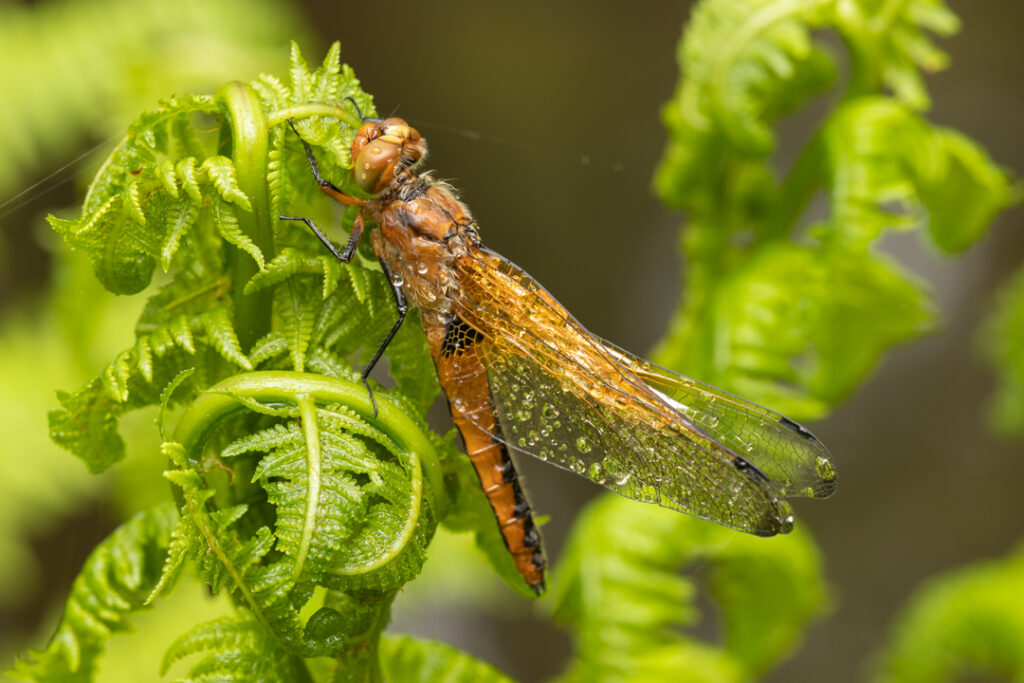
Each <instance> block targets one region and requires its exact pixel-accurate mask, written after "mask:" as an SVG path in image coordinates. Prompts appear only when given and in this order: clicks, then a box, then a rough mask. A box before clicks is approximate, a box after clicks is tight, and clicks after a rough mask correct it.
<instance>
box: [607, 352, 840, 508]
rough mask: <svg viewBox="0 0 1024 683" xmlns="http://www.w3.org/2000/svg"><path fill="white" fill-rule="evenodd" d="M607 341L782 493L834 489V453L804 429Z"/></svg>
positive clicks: (822, 493) (813, 494) (811, 494)
mask: <svg viewBox="0 0 1024 683" xmlns="http://www.w3.org/2000/svg"><path fill="white" fill-rule="evenodd" d="M605 344H606V345H607V347H608V349H609V352H610V353H612V354H613V355H614V356H615V357H616V360H617V361H618V362H619V363H620V364H621V365H623V366H624V367H626V368H627V369H628V370H629V371H630V372H631V373H633V374H634V375H636V376H637V377H638V378H639V379H640V380H641V381H642V382H644V383H645V384H647V385H648V386H649V387H651V388H653V389H655V390H657V391H658V392H660V393H662V394H663V395H664V396H666V397H667V398H668V399H669V401H670V403H671V405H673V407H675V408H676V409H677V410H679V412H680V413H682V414H683V415H684V416H685V417H686V418H687V419H689V420H690V421H691V422H693V423H694V424H696V425H697V426H698V427H700V428H702V429H704V430H705V431H707V432H708V433H710V434H713V435H714V438H715V440H716V441H718V442H719V443H720V444H722V445H723V446H725V447H726V448H728V449H729V450H731V451H733V452H735V453H738V454H740V455H742V456H743V457H745V458H746V459H747V460H749V461H750V462H752V463H753V464H754V465H756V466H757V467H758V468H759V469H760V470H761V471H762V472H764V473H765V474H766V475H768V476H769V477H771V479H772V481H774V482H776V484H778V485H779V487H780V489H781V491H782V493H783V495H785V496H805V497H808V498H827V497H829V496H831V495H832V494H833V493H834V492H835V488H836V473H835V466H834V465H833V462H832V455H831V454H830V453H829V451H828V449H827V448H826V447H825V445H824V444H823V443H822V442H821V441H819V440H818V438H817V437H815V436H814V434H812V433H811V432H810V431H809V430H808V429H806V428H804V427H802V426H801V425H799V424H797V423H796V422H794V421H793V420H790V419H789V418H788V417H784V416H782V415H779V414H778V413H776V412H774V411H772V410H769V409H767V408H763V407H761V406H759V405H757V404H756V403H751V402H750V401H748V400H746V399H743V398H740V397H739V396H734V395H733V394H730V393H729V392H727V391H723V390H721V389H719V388H717V387H713V386H711V385H709V384H704V383H703V382H699V381H697V380H695V379H691V378H689V377H684V376H683V375H680V374H677V373H675V372H672V371H671V370H667V369H665V368H663V367H661V366H658V365H655V364H654V363H651V362H649V361H646V360H644V359H642V358H638V357H637V356H634V355H633V354H631V353H629V352H628V351H624V350H622V349H620V348H618V347H615V346H613V345H611V344H608V343H607V342H605Z"/></svg>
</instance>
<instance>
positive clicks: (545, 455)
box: [537, 448, 551, 460]
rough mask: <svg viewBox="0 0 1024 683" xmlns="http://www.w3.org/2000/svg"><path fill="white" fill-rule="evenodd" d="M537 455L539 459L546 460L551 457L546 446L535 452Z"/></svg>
mask: <svg viewBox="0 0 1024 683" xmlns="http://www.w3.org/2000/svg"><path fill="white" fill-rule="evenodd" d="M537 457H538V458H540V459H541V460H547V459H548V458H550V457H551V451H550V450H549V449H547V448H542V449H540V452H539V453H537Z"/></svg>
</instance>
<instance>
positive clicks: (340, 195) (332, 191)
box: [288, 119, 366, 234]
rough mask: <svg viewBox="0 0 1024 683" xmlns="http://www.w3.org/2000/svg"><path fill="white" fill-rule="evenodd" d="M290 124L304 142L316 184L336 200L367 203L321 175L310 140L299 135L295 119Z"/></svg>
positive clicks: (359, 203) (359, 204) (352, 203)
mask: <svg viewBox="0 0 1024 683" xmlns="http://www.w3.org/2000/svg"><path fill="white" fill-rule="evenodd" d="M288 125H289V126H291V127H292V131H293V132H294V133H295V136H296V137H297V138H299V142H301V143H302V148H303V149H305V150H306V159H308V160H309V168H310V169H311V170H312V171H313V177H314V178H316V184H317V185H319V186H320V191H321V192H323V193H324V194H325V195H327V196H328V197H332V198H334V199H335V200H336V201H339V202H341V203H342V204H346V205H348V206H362V205H363V204H365V203H366V200H364V199H360V198H359V197H353V196H352V195H350V194H346V193H345V191H344V190H342V189H341V188H340V187H338V186H337V185H335V184H334V183H332V182H331V181H330V180H327V178H324V177H323V176H322V175H320V166H318V165H317V163H316V157H315V156H313V148H312V147H310V146H309V143H308V142H306V141H305V140H303V139H302V136H301V135H299V130H298V129H297V128H296V127H295V121H294V120H293V119H288ZM310 227H312V226H310ZM317 234H319V233H317Z"/></svg>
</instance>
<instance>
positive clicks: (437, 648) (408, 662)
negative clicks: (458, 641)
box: [381, 636, 511, 683]
mask: <svg viewBox="0 0 1024 683" xmlns="http://www.w3.org/2000/svg"><path fill="white" fill-rule="evenodd" d="M381 654H382V655H383V662H384V667H383V668H384V676H385V679H386V680H389V681H451V682H452V683H477V682H478V681H479V683H507V682H510V681H511V679H509V678H506V677H505V676H504V675H503V674H502V673H501V672H500V671H498V670H497V669H495V668H494V667H492V666H488V665H487V664H484V663H483V662H481V661H479V660H476V659H473V658H472V657H470V656H468V655H466V654H465V653H462V652H459V651H458V650H456V649H455V648H453V647H450V646H448V645H445V644H443V643H435V642H432V641H429V640H421V639H418V638H410V637H408V636H391V637H386V638H384V639H383V641H382V642H381Z"/></svg>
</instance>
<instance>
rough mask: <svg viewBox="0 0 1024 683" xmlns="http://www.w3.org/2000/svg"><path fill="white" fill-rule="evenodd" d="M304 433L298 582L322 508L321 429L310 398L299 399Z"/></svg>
mask: <svg viewBox="0 0 1024 683" xmlns="http://www.w3.org/2000/svg"><path fill="white" fill-rule="evenodd" d="M299 411H300V414H301V415H302V431H303V433H304V434H305V436H306V481H307V482H308V485H307V488H306V516H305V519H303V521H302V541H301V542H300V543H299V548H298V551H297V552H296V553H295V568H294V569H293V570H292V577H293V579H294V580H298V578H299V575H300V574H301V573H302V567H303V565H304V564H305V563H306V554H307V553H308V552H309V546H310V544H311V543H312V539H313V530H314V529H315V528H316V512H317V508H318V507H319V506H320V428H319V425H318V424H317V418H316V404H315V403H313V401H312V400H310V398H309V397H308V396H301V397H299Z"/></svg>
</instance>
